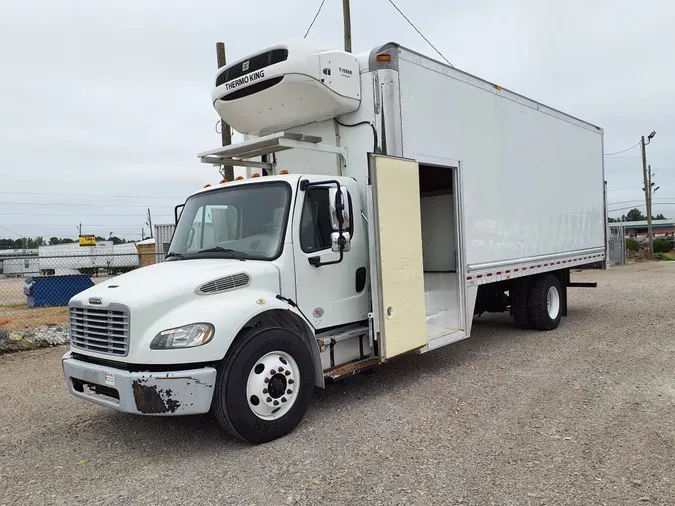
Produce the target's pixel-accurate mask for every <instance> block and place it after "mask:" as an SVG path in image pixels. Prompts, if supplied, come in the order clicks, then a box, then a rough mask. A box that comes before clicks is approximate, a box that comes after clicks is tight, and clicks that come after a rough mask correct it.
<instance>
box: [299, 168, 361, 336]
mask: <svg viewBox="0 0 675 506" xmlns="http://www.w3.org/2000/svg"><path fill="white" fill-rule="evenodd" d="M303 181H304V183H303ZM338 181H339V184H340V186H341V187H342V188H346V189H347V190H348V193H347V194H346V199H347V202H346V205H347V206H349V210H350V213H349V214H350V218H349V220H348V223H345V224H344V227H345V229H344V230H345V232H346V233H348V234H349V237H350V241H349V246H348V248H347V250H345V251H344V252H343V253H342V255H340V253H339V252H336V251H335V248H334V244H333V241H332V235H333V234H334V232H335V226H334V223H333V221H334V220H333V216H332V212H331V202H332V197H331V192H335V191H336V190H337V186H338V184H337V183H338ZM361 216H362V207H361V202H360V199H359V192H358V188H357V186H356V182H355V181H354V180H352V179H348V178H337V179H335V180H334V179H333V178H331V180H330V181H327V180H326V177H325V176H303V177H302V178H301V179H300V183H299V188H298V191H297V200H296V204H295V209H294V211H293V257H294V261H295V277H296V303H297V305H298V307H299V308H300V311H302V313H303V314H304V315H305V317H306V318H307V319H308V320H309V321H310V323H311V324H312V325H313V326H314V328H315V329H317V330H320V329H326V328H329V327H335V326H338V325H345V324H348V323H354V322H360V321H364V322H365V321H366V320H367V319H368V312H369V311H370V309H369V300H368V290H367V285H368V283H367V272H368V253H367V242H366V239H367V236H366V229H365V225H364V221H363V219H362V217H361Z"/></svg>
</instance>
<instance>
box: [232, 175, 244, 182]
mask: <svg viewBox="0 0 675 506" xmlns="http://www.w3.org/2000/svg"><path fill="white" fill-rule="evenodd" d="M242 179H244V176H237V177H235V178H234V180H235V181H241V180H242Z"/></svg>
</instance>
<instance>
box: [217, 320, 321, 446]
mask: <svg viewBox="0 0 675 506" xmlns="http://www.w3.org/2000/svg"><path fill="white" fill-rule="evenodd" d="M313 390H314V364H313V362H312V356H311V353H310V351H309V350H308V349H307V346H306V345H305V343H304V342H303V340H302V338H300V336H298V335H297V334H294V333H293V332H291V331H289V330H286V329H283V328H272V329H255V330H252V331H249V332H248V333H246V334H245V335H244V336H242V337H241V339H239V340H238V341H237V342H236V343H235V344H234V345H233V348H232V350H231V351H230V353H228V355H227V357H226V359H225V360H224V362H223V364H222V366H221V368H220V370H219V372H218V379H217V381H216V388H215V392H214V398H213V408H214V409H213V412H214V414H215V416H216V419H217V420H218V422H219V423H220V425H221V426H222V427H224V428H225V429H227V430H228V431H229V432H230V433H231V434H232V435H234V436H235V437H238V438H239V439H242V440H244V441H247V442H250V443H266V442H269V441H272V440H274V439H277V438H280V437H282V436H285V435H286V434H288V433H289V432H291V431H292V430H293V429H294V428H295V427H296V426H297V425H298V423H300V421H301V420H302V418H303V417H304V415H305V413H306V411H307V408H308V407H309V403H310V401H311V399H312V393H313Z"/></svg>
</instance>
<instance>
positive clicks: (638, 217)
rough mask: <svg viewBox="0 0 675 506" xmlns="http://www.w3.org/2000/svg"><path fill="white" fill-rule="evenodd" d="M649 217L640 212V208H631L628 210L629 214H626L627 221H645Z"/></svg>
mask: <svg viewBox="0 0 675 506" xmlns="http://www.w3.org/2000/svg"><path fill="white" fill-rule="evenodd" d="M646 219H647V217H646V216H645V215H643V214H642V212H640V210H639V209H637V208H636V209H631V210H630V211H628V214H627V215H626V221H643V220H646Z"/></svg>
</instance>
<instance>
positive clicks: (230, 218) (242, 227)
mask: <svg viewBox="0 0 675 506" xmlns="http://www.w3.org/2000/svg"><path fill="white" fill-rule="evenodd" d="M290 197H291V191H290V187H289V186H288V184H286V183H283V182H272V183H255V184H246V185H238V186H232V187H230V188H223V189H222V190H217V191H211V192H207V193H203V194H199V195H195V196H194V197H191V198H189V199H188V201H187V202H186V203H185V208H184V209H183V212H182V214H181V217H180V220H179V221H178V226H177V227H176V231H175V233H174V236H173V239H172V241H171V246H170V247H169V252H168V255H167V258H169V259H183V258H201V257H205V258H213V257H220V258H239V259H256V260H274V259H275V258H277V257H278V256H279V255H280V254H281V248H282V246H283V232H284V230H285V229H286V219H287V216H288V210H289V204H290Z"/></svg>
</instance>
